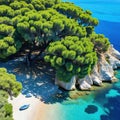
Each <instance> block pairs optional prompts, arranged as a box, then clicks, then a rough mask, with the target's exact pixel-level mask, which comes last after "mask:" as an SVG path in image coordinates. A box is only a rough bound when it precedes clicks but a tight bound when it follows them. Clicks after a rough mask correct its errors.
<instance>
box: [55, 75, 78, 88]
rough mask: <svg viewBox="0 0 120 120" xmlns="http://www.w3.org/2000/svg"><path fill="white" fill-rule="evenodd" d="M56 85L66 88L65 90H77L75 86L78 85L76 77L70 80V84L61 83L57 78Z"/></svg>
mask: <svg viewBox="0 0 120 120" xmlns="http://www.w3.org/2000/svg"><path fill="white" fill-rule="evenodd" d="M55 84H56V85H58V86H60V87H62V88H64V89H65V90H74V89H76V87H75V84H76V76H73V77H72V78H71V80H70V82H64V81H60V80H58V79H57V78H55Z"/></svg>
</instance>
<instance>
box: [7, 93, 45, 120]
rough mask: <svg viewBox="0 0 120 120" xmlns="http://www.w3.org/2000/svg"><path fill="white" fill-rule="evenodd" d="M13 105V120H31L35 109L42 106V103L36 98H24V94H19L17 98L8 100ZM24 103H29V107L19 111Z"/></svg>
mask: <svg viewBox="0 0 120 120" xmlns="http://www.w3.org/2000/svg"><path fill="white" fill-rule="evenodd" d="M8 101H9V103H11V104H12V106H13V118H14V120H33V119H34V117H35V115H36V112H37V109H38V108H40V107H41V106H42V104H44V103H42V102H41V101H40V100H39V99H38V98H35V97H34V96H33V97H30V98H26V97H25V96H24V95H22V94H20V95H19V96H18V97H17V98H13V100H10V99H9V100H8ZM24 104H30V106H29V108H28V109H26V110H23V111H20V110H19V108H20V107H21V106H22V105H24Z"/></svg>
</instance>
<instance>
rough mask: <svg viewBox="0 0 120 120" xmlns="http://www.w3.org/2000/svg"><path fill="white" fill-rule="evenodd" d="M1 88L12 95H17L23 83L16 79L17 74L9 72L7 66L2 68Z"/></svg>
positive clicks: (0, 69) (0, 75)
mask: <svg viewBox="0 0 120 120" xmlns="http://www.w3.org/2000/svg"><path fill="white" fill-rule="evenodd" d="M0 89H2V90H5V91H6V92H8V93H9V94H10V95H11V96H17V95H18V94H19V92H20V90H21V89H22V85H21V83H19V82H17V81H16V77H15V75H13V74H9V73H7V71H6V69H5V68H0Z"/></svg>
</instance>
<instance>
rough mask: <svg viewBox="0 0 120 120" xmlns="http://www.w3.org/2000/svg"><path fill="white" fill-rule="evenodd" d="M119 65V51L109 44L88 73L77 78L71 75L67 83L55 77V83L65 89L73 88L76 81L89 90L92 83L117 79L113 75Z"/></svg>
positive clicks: (97, 83) (82, 87) (98, 83)
mask: <svg viewBox="0 0 120 120" xmlns="http://www.w3.org/2000/svg"><path fill="white" fill-rule="evenodd" d="M119 67H120V53H119V52H118V51H117V50H115V49H114V48H113V46H111V47H110V48H109V50H108V51H107V52H106V53H104V54H101V57H100V58H99V60H98V63H97V64H96V65H95V66H94V69H93V71H92V72H91V74H90V75H87V76H85V77H84V78H82V79H78V80H77V77H76V76H73V77H72V79H71V80H70V82H68V83H65V82H63V81H59V80H58V79H57V78H56V79H55V83H56V84H57V85H58V86H60V87H62V88H64V89H66V90H73V89H75V85H76V82H77V83H78V84H79V88H80V89H81V90H89V89H90V88H91V87H92V85H93V84H94V85H102V82H103V81H107V82H112V81H115V80H117V79H116V78H115V76H114V69H117V68H119Z"/></svg>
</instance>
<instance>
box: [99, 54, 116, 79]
mask: <svg viewBox="0 0 120 120" xmlns="http://www.w3.org/2000/svg"><path fill="white" fill-rule="evenodd" d="M98 73H99V76H100V77H101V79H102V81H111V80H112V78H113V76H114V71H113V68H112V66H111V65H110V64H109V63H108V62H107V61H106V60H105V56H104V55H103V56H102V57H101V59H100V60H99V71H98Z"/></svg>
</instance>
